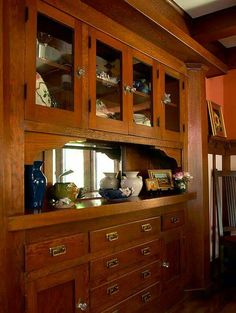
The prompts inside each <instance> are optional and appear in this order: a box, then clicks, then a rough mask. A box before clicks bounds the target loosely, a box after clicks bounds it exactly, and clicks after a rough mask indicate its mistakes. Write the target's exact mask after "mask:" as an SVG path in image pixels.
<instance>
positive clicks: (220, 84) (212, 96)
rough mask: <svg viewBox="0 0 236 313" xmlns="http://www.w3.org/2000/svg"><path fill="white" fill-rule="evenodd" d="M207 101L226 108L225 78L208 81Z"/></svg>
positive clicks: (219, 77)
mask: <svg viewBox="0 0 236 313" xmlns="http://www.w3.org/2000/svg"><path fill="white" fill-rule="evenodd" d="M206 99H207V100H211V101H213V102H215V103H218V104H220V105H222V107H223V106H224V76H217V77H213V78H209V79H206Z"/></svg>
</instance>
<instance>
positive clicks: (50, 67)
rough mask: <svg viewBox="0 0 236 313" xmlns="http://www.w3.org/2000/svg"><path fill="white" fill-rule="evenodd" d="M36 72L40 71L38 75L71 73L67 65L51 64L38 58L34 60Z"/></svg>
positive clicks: (51, 62)
mask: <svg viewBox="0 0 236 313" xmlns="http://www.w3.org/2000/svg"><path fill="white" fill-rule="evenodd" d="M36 67H37V70H40V73H45V74H46V73H47V74H48V72H49V73H52V72H54V71H59V70H62V71H66V72H71V67H70V66H69V65H63V64H59V63H57V62H53V61H50V60H47V59H44V58H38V57H37V60H36Z"/></svg>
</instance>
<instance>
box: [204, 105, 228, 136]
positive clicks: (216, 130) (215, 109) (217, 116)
mask: <svg viewBox="0 0 236 313" xmlns="http://www.w3.org/2000/svg"><path fill="white" fill-rule="evenodd" d="M207 105H208V112H209V116H210V123H211V129H212V135H213V136H220V137H226V130H225V123H224V118H223V113H222V107H221V106H220V105H219V104H216V103H215V102H212V101H210V100H208V101H207Z"/></svg>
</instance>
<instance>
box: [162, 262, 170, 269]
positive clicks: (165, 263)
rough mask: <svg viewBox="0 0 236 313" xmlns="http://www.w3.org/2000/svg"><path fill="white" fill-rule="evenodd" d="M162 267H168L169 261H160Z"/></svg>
mask: <svg viewBox="0 0 236 313" xmlns="http://www.w3.org/2000/svg"><path fill="white" fill-rule="evenodd" d="M162 267H165V268H169V267H170V263H169V262H167V261H164V262H162Z"/></svg>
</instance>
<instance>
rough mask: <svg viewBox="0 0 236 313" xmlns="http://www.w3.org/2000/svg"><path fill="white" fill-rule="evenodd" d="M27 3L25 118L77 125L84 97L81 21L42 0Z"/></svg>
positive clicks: (80, 117) (80, 118) (80, 116)
mask: <svg viewBox="0 0 236 313" xmlns="http://www.w3.org/2000/svg"><path fill="white" fill-rule="evenodd" d="M27 4H28V7H29V20H28V21H27V23H26V57H25V60H26V63H25V68H26V84H27V95H26V105H25V117H26V120H31V121H32V120H33V121H37V122H45V123H50V124H56V125H66V126H79V125H80V123H81V121H82V102H83V97H85V95H84V94H82V87H83V81H84V80H83V77H82V76H83V74H84V72H83V70H82V68H83V62H84V61H83V59H82V55H83V54H82V27H83V26H82V23H80V22H79V21H77V20H75V19H74V18H73V17H71V16H69V15H67V14H64V13H63V12H61V11H59V10H57V9H55V8H53V7H51V6H49V5H47V4H46V3H44V2H42V1H38V2H37V6H36V5H35V2H34V1H32V2H30V1H29V0H27ZM75 69H76V70H75Z"/></svg>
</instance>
